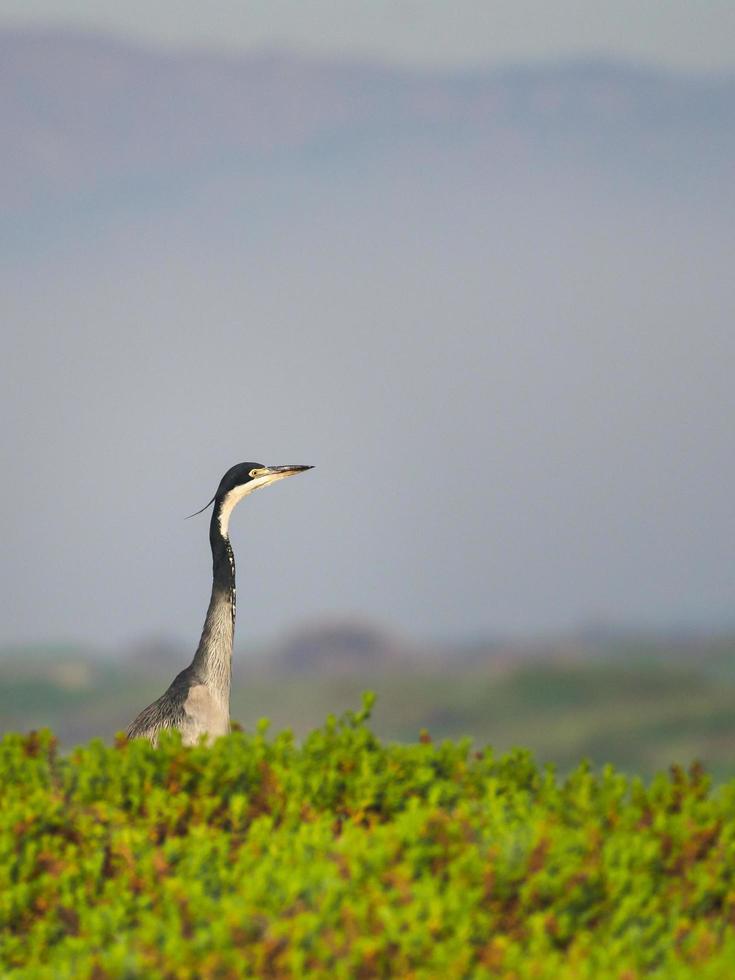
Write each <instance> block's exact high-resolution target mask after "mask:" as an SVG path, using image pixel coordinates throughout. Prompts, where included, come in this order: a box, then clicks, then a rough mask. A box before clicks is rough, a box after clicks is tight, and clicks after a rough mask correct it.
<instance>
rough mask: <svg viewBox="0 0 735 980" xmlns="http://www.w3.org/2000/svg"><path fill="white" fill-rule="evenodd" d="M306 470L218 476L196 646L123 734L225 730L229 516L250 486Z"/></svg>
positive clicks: (248, 469) (230, 610)
mask: <svg viewBox="0 0 735 980" xmlns="http://www.w3.org/2000/svg"><path fill="white" fill-rule="evenodd" d="M308 469H311V467H310V466H262V465H261V464H259V463H239V464H238V465H237V466H233V467H232V468H231V469H230V470H228V471H227V473H225V475H224V476H223V477H222V480H221V481H220V485H219V487H218V489H217V492H216V493H215V495H214V497H213V498H212V500H210V502H209V504H207V507H209V505H210V504H212V503H213V504H214V510H213V512H212V520H211V522H210V525H209V543H210V547H211V549H212V595H211V598H210V600H209V607H208V608H207V615H206V617H205V620H204V628H203V629H202V635H201V639H200V640H199V646H198V647H197V650H196V653H195V654H194V659H193V660H192V662H191V663H190V664H189V666H188V667H186V668H185V669H184V670H182V671H181V673H179V674H177V675H176V677H175V678H174V679H173V681H172V682H171V684H170V686H169V687H168V688H167V690H166V691H165V692H164V693H163V694H162V695H161V697H160V698H158V699H157V700H156V701H154V702H153V704H150V705H149V706H148V707H147V708H144V709H143V711H141V713H140V714H139V715H138V716H137V718H136V719H135V720H134V721H133V722H132V724H131V725H130V727H129V728H128V738H147V739H149V740H150V741H152V742H154V743H155V742H156V741H157V738H158V734H159V732H160V731H161V730H162V729H164V728H177V729H178V730H179V731H180V732H181V736H182V741H183V743H184V744H185V745H195V744H196V743H197V742H198V741H199V739H200V738H201V737H202V736H206V738H207V739H212V738H216V737H217V736H219V735H226V734H227V732H229V730H230V686H231V678H232V643H233V639H234V635H235V555H234V553H233V551H232V546H231V544H230V539H229V520H230V515H231V514H232V511H233V510H234V508H235V507H236V506H237V504H238V503H239V502H240V501H241V500H242V499H243V498H244V497H246V496H247V495H248V494H249V493H252V492H253V491H254V490H257V489H259V488H260V487H263V486H268V485H269V484H270V483H274V482H276V481H277V480H281V479H284V478H285V477H288V476H294V475H295V474H297V473H301V472H303V471H304V470H308ZM202 509H206V508H202ZM199 513H201V511H200V512H199Z"/></svg>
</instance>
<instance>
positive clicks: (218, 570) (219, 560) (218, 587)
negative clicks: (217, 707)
mask: <svg viewBox="0 0 735 980" xmlns="http://www.w3.org/2000/svg"><path fill="white" fill-rule="evenodd" d="M209 543H210V545H211V547H212V597H211V599H210V600H209V608H208V609H207V616H206V619H205V620H204V628H203V630H202V637H201V639H200V640H199V646H198V647H197V652H196V653H195V655H194V660H193V662H192V667H193V668H194V669H195V670H196V673H197V674H198V675H199V677H200V678H201V680H202V682H203V683H204V684H205V685H206V686H207V687H208V688H209V690H210V692H211V693H212V694H214V695H216V696H217V697H218V699H219V700H221V701H222V702H224V703H226V704H227V705H229V702H230V679H231V676H232V640H233V637H234V633H235V556H234V554H233V552H232V547H231V545H230V539H229V538H228V537H227V535H226V534H223V533H222V531H221V529H220V524H219V520H218V514H217V507H216V506H215V513H214V514H213V515H212V523H211V525H210V528H209Z"/></svg>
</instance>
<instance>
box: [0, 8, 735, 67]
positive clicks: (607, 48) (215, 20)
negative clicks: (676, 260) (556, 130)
mask: <svg viewBox="0 0 735 980" xmlns="http://www.w3.org/2000/svg"><path fill="white" fill-rule="evenodd" d="M2 23H5V24H10V23H19V24H39V23H42V24H43V23H53V24H67V25H70V26H77V27H78V26H83V27H89V28H102V29H105V30H114V31H124V32H126V33H128V34H130V35H133V36H136V37H140V38H147V39H150V40H156V41H163V42H170V43H175V44H185V45H190V44H209V45H216V46H229V47H235V48H239V49H246V48H254V47H262V46H267V45H281V44H285V45H288V46H291V47H295V48H298V49H300V50H312V51H319V52H329V53H333V54H341V53H362V54H366V55H371V56H375V55H377V56H379V57H381V58H386V59H390V60H395V61H399V62H404V63H412V64H421V65H452V66H462V65H468V64H473V63H482V64H487V63H495V62H508V61H519V60H521V61H523V60H528V59H548V58H556V57H558V56H567V55H570V54H582V55H586V54H589V53H602V54H609V55H614V56H622V57H626V58H631V59H635V60H644V61H647V62H652V63H656V64H664V65H674V66H678V67H683V68H689V69H717V70H722V69H725V70H727V69H732V68H733V66H735V3H733V0H555V2H554V3H549V2H546V0H494V2H491V0H369V2H368V0H339V2H335V0H297V2H294V0H289V2H284V0H257V2H256V0H249V2H246V0H231V2H223V0H218V2H210V3H201V2H200V0H196V2H195V0H157V2H156V3H150V0H127V2H125V3H120V2H119V0H96V2H95V3H94V4H91V3H89V2H88V0H63V2H62V0H4V2H3V3H2V6H1V7H0V24H2Z"/></svg>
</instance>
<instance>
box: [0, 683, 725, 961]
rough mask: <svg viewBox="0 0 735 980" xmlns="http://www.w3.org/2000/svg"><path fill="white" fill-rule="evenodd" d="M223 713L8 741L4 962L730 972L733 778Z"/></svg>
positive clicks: (1, 873) (2, 864) (350, 725)
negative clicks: (298, 727) (210, 732)
mask: <svg viewBox="0 0 735 980" xmlns="http://www.w3.org/2000/svg"><path fill="white" fill-rule="evenodd" d="M370 703H371V702H370V699H367V700H366V702H365V707H364V709H363V711H362V712H359V713H357V714H347V715H346V716H345V717H343V718H342V719H341V720H340V721H336V720H335V719H334V718H330V719H329V720H328V722H327V724H326V725H325V726H323V727H321V728H319V729H316V730H315V731H313V732H312V733H310V734H309V736H308V737H307V738H306V739H304V740H303V742H302V743H301V744H299V743H298V742H296V741H295V739H294V738H293V736H292V735H291V733H289V732H283V733H281V734H278V735H277V736H276V737H274V738H272V739H269V738H268V737H267V736H266V728H265V726H263V725H261V726H260V728H259V730H258V731H257V732H256V733H255V734H252V735H248V734H246V733H244V732H237V731H236V732H234V733H233V734H232V735H231V736H228V737H227V738H223V739H219V740H217V742H216V743H215V744H214V745H213V746H212V747H206V746H198V747H195V748H193V749H187V748H182V746H181V745H180V741H179V739H178V736H177V735H176V734H173V735H171V736H170V737H166V738H164V739H163V743H162V745H161V746H160V747H159V748H158V749H155V748H153V747H152V746H150V745H149V744H148V743H147V742H144V741H137V742H132V743H129V742H127V741H126V740H125V739H120V740H118V741H117V742H116V744H115V745H114V746H105V745H104V744H103V743H102V742H101V741H99V740H96V741H93V742H92V743H90V744H89V745H88V746H85V747H80V748H78V749H76V750H74V751H72V753H71V754H70V755H69V756H64V755H62V754H60V753H59V752H58V749H57V746H56V743H55V740H54V738H53V737H52V736H51V734H50V733H49V732H41V733H40V734H32V735H29V736H22V735H14V734H9V735H6V736H5V738H4V739H2V741H0V973H1V975H2V976H8V977H27V978H31V977H32V978H39V980H44V978H49V980H51V978H53V980H65V978H69V980H71V978H74V980H77V978H80V980H84V978H93V980H105V978H118V977H119V978H123V977H125V978H128V977H129V978H134V977H151V978H159V977H161V978H192V980H194V978H204V980H207V978H237V977H284V978H286V977H310V976H314V977H326V976H329V977H341V978H345V980H346V978H370V977H402V978H404V977H405V978H412V977H415V978H420V977H421V978H429V977H435V978H442V980H454V978H457V980H459V978H465V977H473V978H474V977H477V978H486V977H487V978H490V977H505V978H507V980H511V978H513V980H530V978H536V980H552V978H553V980H572V978H575V980H577V978H581V980H585V978H586V980H593V978H594V980H604V978H613V977H614V978H616V980H638V978H641V980H642V978H643V977H659V978H664V977H665V978H667V980H672V978H673V980H676V978H683V977H695V976H696V977H702V978H705V980H706V978H710V980H714V978H724V977H728V976H731V975H732V973H731V972H728V971H730V970H731V967H732V963H733V962H735V938H734V935H735V934H734V933H733V923H735V819H733V818H734V817H735V783H733V782H731V783H727V784H724V785H720V786H719V787H717V788H715V789H713V788H712V786H711V783H710V779H709V777H707V776H706V775H705V774H704V772H703V771H702V769H701V768H700V767H698V766H694V767H692V768H691V770H690V771H689V772H685V771H684V770H683V769H681V768H680V767H674V768H673V769H672V770H671V772H670V773H669V774H663V775H660V776H658V777H656V778H655V779H654V780H653V781H652V782H651V783H650V785H648V786H646V785H644V784H643V782H642V781H640V780H639V779H637V778H633V779H630V778H628V777H625V776H623V775H621V774H619V773H617V772H616V771H615V770H613V769H612V768H611V767H607V768H606V769H605V770H604V771H603V772H601V773H598V774H595V773H594V772H592V771H590V769H589V767H588V766H586V765H581V766H578V767H577V768H576V769H575V770H574V771H573V772H571V773H570V774H569V775H568V776H567V777H566V778H564V779H559V778H558V777H557V776H556V775H555V774H554V772H553V771H552V770H551V769H545V770H542V769H539V768H538V767H537V766H536V765H535V764H534V762H533V761H532V759H531V757H530V756H529V754H528V753H526V752H524V751H521V750H519V751H516V752H514V753H512V754H510V755H508V756H505V757H498V756H496V755H495V754H494V753H493V752H492V751H491V750H489V749H486V750H482V751H477V750H473V749H472V748H471V746H470V744H469V742H468V741H467V742H464V743H451V742H445V743H441V744H437V743H435V742H432V741H431V740H430V738H429V737H428V736H427V735H423V736H422V737H421V738H419V740H418V741H416V742H414V743H412V744H407V745H399V744H388V743H385V742H382V741H380V740H379V739H377V738H376V737H375V736H374V734H373V733H372V731H371V730H370V728H369V725H368V715H369V709H370Z"/></svg>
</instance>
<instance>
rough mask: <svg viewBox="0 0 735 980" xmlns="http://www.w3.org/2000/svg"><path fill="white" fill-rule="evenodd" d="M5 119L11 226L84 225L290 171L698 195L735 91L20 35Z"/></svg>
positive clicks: (571, 70)
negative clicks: (478, 172)
mask: <svg viewBox="0 0 735 980" xmlns="http://www.w3.org/2000/svg"><path fill="white" fill-rule="evenodd" d="M0 118H1V119H2V121H3V128H4V138H3V143H4V147H5V151H4V165H3V169H2V175H1V176H0V214H2V213H4V214H5V216H6V217H7V216H12V215H16V216H19V215H20V214H23V213H25V214H28V212H31V213H33V214H34V215H35V216H36V217H37V218H40V217H41V216H43V217H44V220H45V221H48V220H49V218H53V217H54V216H55V217H57V218H61V217H64V218H66V219H67V220H68V218H69V217H70V216H71V215H72V214H73V212H74V211H78V212H79V213H80V214H82V213H83V212H84V211H85V210H87V209H89V208H93V209H95V210H99V209H100V208H102V207H105V208H109V207H117V208H119V207H130V206H131V205H132V204H134V202H135V201H136V199H137V200H138V201H139V202H141V203H150V202H152V201H156V200H159V201H160V200H161V199H163V200H165V199H168V200H169V203H170V202H171V200H173V199H176V198H178V197H186V196H189V195H191V194H193V193H194V194H196V193H199V192H200V191H202V190H203V189H205V188H207V187H209V188H210V190H211V189H212V188H213V187H214V186H216V185H218V184H219V185H220V190H221V191H223V192H224V193H229V194H231V195H233V196H236V195H237V193H238V189H239V190H242V184H241V182H242V181H243V180H244V181H245V182H246V184H247V187H248V191H249V193H248V197H249V198H250V197H251V196H252V192H253V184H252V181H253V179H254V178H259V179H260V180H261V181H262V182H263V183H262V184H261V185H259V186H258V188H257V190H259V191H260V192H263V191H267V188H268V186H273V185H274V184H275V185H279V184H280V182H281V180H282V178H283V176H284V168H285V172H286V173H288V175H289V176H291V177H293V176H294V175H296V174H298V173H301V172H302V170H303V168H304V167H306V170H307V171H311V172H312V173H313V172H314V171H319V170H320V171H323V172H326V173H329V172H331V173H332V174H335V173H336V172H338V171H339V169H340V167H341V166H344V165H345V163H346V162H347V161H348V160H349V159H352V160H358V159H361V160H362V161H363V164H364V165H367V166H371V167H374V166H380V165H381V161H385V160H387V159H392V160H394V161H395V160H396V159H397V158H399V157H401V156H403V157H404V164H409V165H411V164H413V165H418V166H421V167H423V168H426V167H436V166H438V167H440V168H441V167H442V159H443V160H444V164H443V166H444V167H445V168H446V166H447V165H448V164H449V162H450V160H454V162H455V164H456V162H457V161H458V160H459V159H461V158H462V157H463V156H465V157H466V158H467V160H473V159H474V160H476V159H477V155H478V153H479V154H482V155H483V156H484V159H485V164H486V166H487V167H488V168H490V169H489V170H488V171H486V173H485V178H486V179H487V178H488V177H489V176H490V174H491V173H493V172H494V171H497V172H498V173H501V174H508V173H511V172H515V173H516V175H518V173H519V168H520V172H521V173H522V172H523V171H524V170H530V171H532V170H535V169H538V168H539V167H543V168H546V169H548V168H549V167H552V168H555V169H556V168H559V172H560V173H561V172H563V171H564V169H565V168H569V167H571V168H573V170H574V171H575V172H576V173H577V174H582V173H586V174H588V175H589V174H591V173H593V172H597V173H598V174H600V175H603V176H604V175H607V176H608V177H612V176H615V175H618V174H619V173H620V171H621V170H622V171H628V173H629V176H631V177H635V178H638V179H643V180H644V181H646V182H647V183H649V185H652V184H655V185H658V186H661V185H662V184H663V185H669V186H674V185H676V183H677V181H678V180H680V179H681V178H682V177H684V178H686V179H689V180H692V181H694V182H695V185H696V183H697V182H699V181H701V180H703V179H711V178H712V177H718V176H719V177H723V176H724V175H725V174H726V173H727V169H728V167H729V164H730V162H731V161H732V158H733V154H734V151H735V79H733V78H731V77H711V78H707V77H693V76H687V75H684V74H674V73H666V72H663V71H656V70H647V69H644V68H640V67H635V66H628V65H624V64H615V63H607V62H603V61H599V62H593V61H591V62H588V63H568V64H560V65H556V66H549V67H546V68H513V69H505V70H493V71H490V70H488V71H485V72H481V71H474V72H471V73H464V74H462V73H455V74H450V73H446V72H445V73H442V72H438V71H433V72H429V71H425V72H418V71H416V72H410V71H401V70H399V69H396V68H388V67H381V66H379V65H370V64H361V63H349V62H346V63H340V62H328V61H318V60H315V59H309V58H305V57H299V56H298V55H296V54H287V53H277V52H271V53H264V54H263V55H261V56H249V57H247V56H242V57H239V58H238V57H234V56H228V55H225V54H221V53H216V52H212V53H207V52H194V51H181V52H165V51H163V50H158V49H155V48H146V47H144V46H141V45H133V44H129V43H125V42H124V41H121V40H116V39H114V38H110V37H105V36H96V35H85V34H74V33H71V32H64V31H58V30H57V31H53V30H49V31H41V30H38V31H13V30H5V31H2V32H0ZM302 176H303V174H302ZM437 176H440V171H439V172H437ZM459 176H460V175H459V174H455V178H459ZM693 186H694V185H693ZM693 186H692V189H693Z"/></svg>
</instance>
